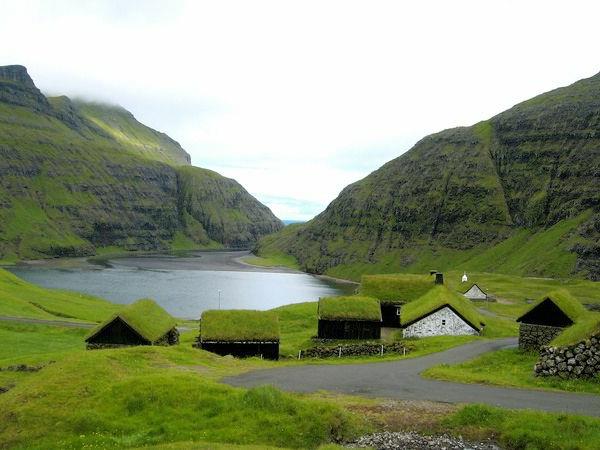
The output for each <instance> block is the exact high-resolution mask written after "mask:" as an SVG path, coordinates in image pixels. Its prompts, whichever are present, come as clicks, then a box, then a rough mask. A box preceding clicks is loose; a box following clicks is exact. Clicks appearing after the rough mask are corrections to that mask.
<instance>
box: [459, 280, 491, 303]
mask: <svg viewBox="0 0 600 450" xmlns="http://www.w3.org/2000/svg"><path fill="white" fill-rule="evenodd" d="M463 295H464V296H465V297H467V298H468V299H469V300H487V299H488V295H487V293H486V292H484V290H483V289H481V288H480V287H479V286H477V285H476V284H474V285H473V286H471V287H470V288H469V290H468V291H467V292H465V293H464V294H463Z"/></svg>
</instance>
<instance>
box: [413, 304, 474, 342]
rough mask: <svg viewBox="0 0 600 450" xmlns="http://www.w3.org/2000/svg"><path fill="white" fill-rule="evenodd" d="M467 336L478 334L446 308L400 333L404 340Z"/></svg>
mask: <svg viewBox="0 0 600 450" xmlns="http://www.w3.org/2000/svg"><path fill="white" fill-rule="evenodd" d="M469 334H479V333H478V332H477V330H475V329H474V328H472V327H471V325H469V324H468V323H467V322H465V321H464V320H462V319H461V318H460V317H459V316H458V315H457V314H456V313H455V312H454V311H452V310H451V309H450V308H448V307H447V306H446V307H445V308H442V309H440V310H439V311H436V312H434V313H433V314H430V315H428V316H427V317H423V318H422V319H421V320H419V321H417V322H415V323H413V324H411V325H409V326H408V327H406V328H405V329H404V330H403V332H402V336H404V337H405V338H410V337H417V338H421V337H429V336H442V335H449V336H462V335H469Z"/></svg>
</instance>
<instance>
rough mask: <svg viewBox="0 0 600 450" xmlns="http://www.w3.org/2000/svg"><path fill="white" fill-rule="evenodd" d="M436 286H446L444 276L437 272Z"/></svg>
mask: <svg viewBox="0 0 600 450" xmlns="http://www.w3.org/2000/svg"><path fill="white" fill-rule="evenodd" d="M435 284H444V274H443V273H441V272H437V273H436V274H435Z"/></svg>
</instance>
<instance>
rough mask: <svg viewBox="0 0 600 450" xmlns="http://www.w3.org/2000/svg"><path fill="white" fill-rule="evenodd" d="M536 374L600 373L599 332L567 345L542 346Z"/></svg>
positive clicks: (586, 375) (587, 375)
mask: <svg viewBox="0 0 600 450" xmlns="http://www.w3.org/2000/svg"><path fill="white" fill-rule="evenodd" d="M533 370H534V372H535V375H536V376H559V377H561V378H591V377H595V376H597V375H599V374H600V334H596V335H595V336H593V337H591V338H590V339H589V340H587V341H583V342H579V343H578V344H574V345H570V346H567V347H543V348H542V350H541V352H540V358H539V360H538V362H537V364H536V365H535V367H534V369H533Z"/></svg>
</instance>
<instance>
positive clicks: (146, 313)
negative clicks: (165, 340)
mask: <svg viewBox="0 0 600 450" xmlns="http://www.w3.org/2000/svg"><path fill="white" fill-rule="evenodd" d="M117 317H120V318H121V319H122V320H123V321H125V322H126V323H127V324H128V325H129V326H130V327H131V328H133V329H134V330H135V331H137V332H138V333H139V334H140V336H142V337H143V338H144V339H147V340H148V341H150V342H155V341H157V340H158V339H160V338H161V337H163V336H164V335H165V334H166V333H167V332H168V331H169V330H171V329H172V328H173V327H175V325H177V322H176V321H175V319H174V318H173V317H172V316H171V315H170V314H169V313H167V312H166V311H165V310H164V309H162V308H161V307H160V306H158V305H157V304H156V302H155V301H154V300H150V299H140V300H137V301H136V302H134V303H132V304H130V305H127V306H126V307H124V308H123V309H121V310H120V311H118V312H117V313H116V314H113V315H112V316H111V317H110V318H109V319H107V320H106V321H104V322H103V323H101V324H100V325H98V326H97V327H96V328H94V329H93V330H92V331H91V332H90V334H88V336H87V338H86V339H89V338H90V337H92V336H94V335H95V334H97V333H98V332H99V331H100V330H102V329H103V328H104V327H105V326H106V325H108V324H109V323H110V322H112V321H113V320H114V319H116V318H117Z"/></svg>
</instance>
